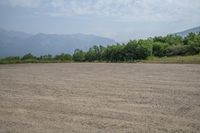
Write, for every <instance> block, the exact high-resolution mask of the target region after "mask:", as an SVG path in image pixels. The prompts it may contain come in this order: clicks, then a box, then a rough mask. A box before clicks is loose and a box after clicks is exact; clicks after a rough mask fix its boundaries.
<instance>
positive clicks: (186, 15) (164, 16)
mask: <svg viewBox="0 0 200 133" xmlns="http://www.w3.org/2000/svg"><path fill="white" fill-rule="evenodd" d="M8 1H9V3H10V4H11V5H13V6H24V7H38V8H39V7H43V8H44V7H46V9H45V12H43V13H44V14H49V15H51V16H74V15H95V16H107V17H113V18H115V19H116V21H120V22H121V21H170V22H171V21H178V20H185V19H191V20H193V19H195V20H199V19H200V17H199V14H200V0H8Z"/></svg>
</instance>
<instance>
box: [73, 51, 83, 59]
mask: <svg viewBox="0 0 200 133" xmlns="http://www.w3.org/2000/svg"><path fill="white" fill-rule="evenodd" d="M73 60H74V61H78V62H82V61H85V52H84V51H82V50H80V49H76V50H75V51H74V54H73Z"/></svg>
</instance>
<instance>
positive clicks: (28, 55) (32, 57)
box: [22, 53, 36, 60]
mask: <svg viewBox="0 0 200 133" xmlns="http://www.w3.org/2000/svg"><path fill="white" fill-rule="evenodd" d="M32 59H36V57H34V56H33V55H32V54H31V53H28V54H25V55H24V56H23V57H22V60H32Z"/></svg>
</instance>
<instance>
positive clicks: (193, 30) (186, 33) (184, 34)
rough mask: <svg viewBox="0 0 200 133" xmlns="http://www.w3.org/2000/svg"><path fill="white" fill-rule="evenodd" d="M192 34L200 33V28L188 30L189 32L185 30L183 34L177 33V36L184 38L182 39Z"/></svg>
mask: <svg viewBox="0 0 200 133" xmlns="http://www.w3.org/2000/svg"><path fill="white" fill-rule="evenodd" d="M191 32H192V33H199V32H200V26H199V27H195V28H191V29H188V30H185V31H181V32H178V33H175V34H177V35H179V36H182V37H185V36H187V35H188V34H189V33H191Z"/></svg>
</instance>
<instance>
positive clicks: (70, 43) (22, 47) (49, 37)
mask: <svg viewBox="0 0 200 133" xmlns="http://www.w3.org/2000/svg"><path fill="white" fill-rule="evenodd" d="M115 43H116V42H115V41H114V40H112V39H109V38H106V37H100V36H96V35H87V34H81V33H78V34H71V35H64V34H43V33H39V34H35V35H32V34H28V33H25V32H20V31H7V30H4V29H0V56H1V57H5V56H22V55H24V54H26V53H29V52H30V53H32V54H34V55H44V54H52V55H55V54H60V53H73V51H74V50H75V49H76V48H79V49H83V50H87V49H88V48H89V47H91V46H93V45H103V46H105V45H108V44H115Z"/></svg>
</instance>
